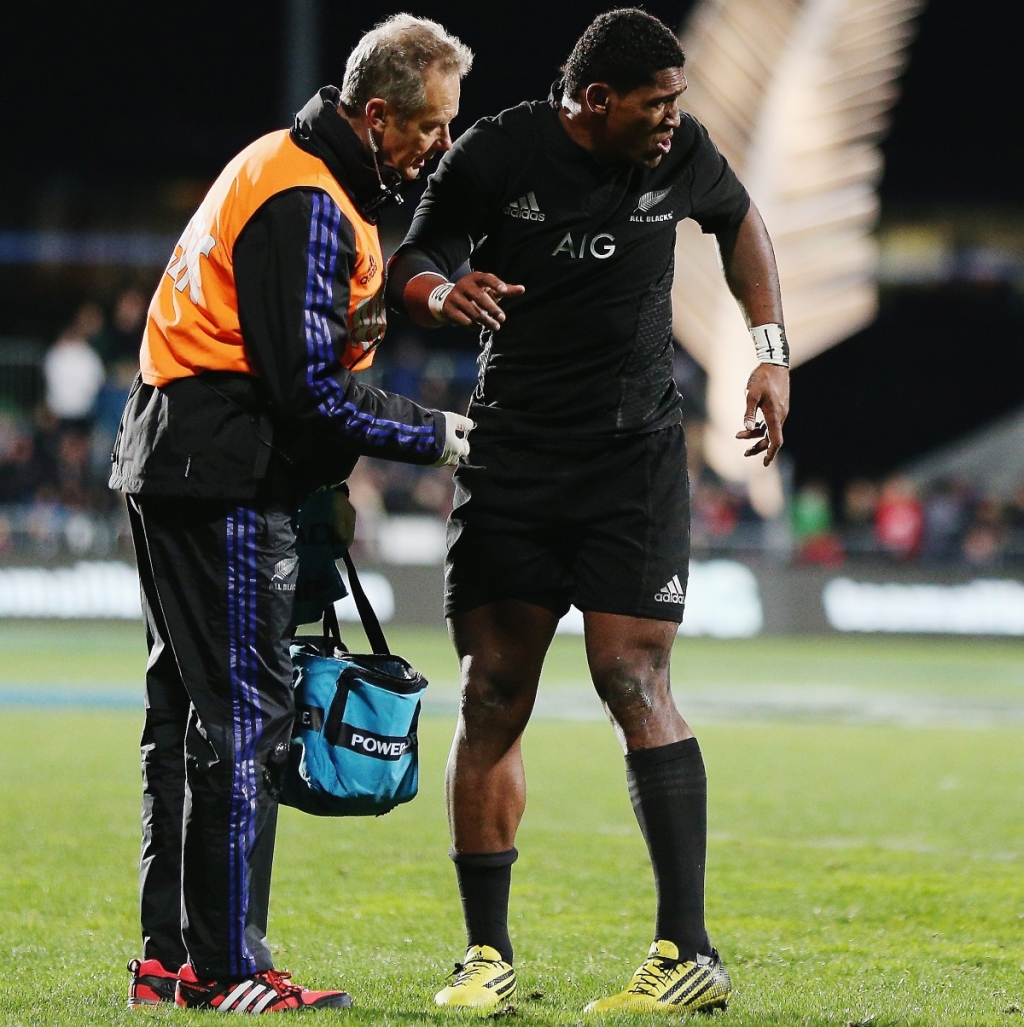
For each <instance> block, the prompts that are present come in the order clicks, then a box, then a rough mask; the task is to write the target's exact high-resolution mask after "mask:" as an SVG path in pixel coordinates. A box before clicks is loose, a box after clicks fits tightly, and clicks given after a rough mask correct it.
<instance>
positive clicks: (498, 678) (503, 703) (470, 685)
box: [462, 672, 536, 730]
mask: <svg viewBox="0 0 1024 1027" xmlns="http://www.w3.org/2000/svg"><path fill="white" fill-rule="evenodd" d="M535 691H536V686H534V687H532V688H531V686H530V683H529V682H524V681H523V680H521V679H520V678H519V677H518V676H515V675H509V674H501V673H494V672H491V673H476V674H471V675H470V676H469V677H468V678H467V680H466V681H465V682H464V684H463V688H462V716H463V720H465V721H467V722H473V723H482V724H485V725H487V724H489V725H492V726H493V727H495V728H499V727H500V728H503V729H509V728H511V729H517V730H522V729H523V728H525V727H526V722H527V721H528V720H529V719H530V711H531V710H532V708H533V696H534V693H535Z"/></svg>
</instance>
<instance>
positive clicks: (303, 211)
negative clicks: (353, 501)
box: [110, 87, 445, 501]
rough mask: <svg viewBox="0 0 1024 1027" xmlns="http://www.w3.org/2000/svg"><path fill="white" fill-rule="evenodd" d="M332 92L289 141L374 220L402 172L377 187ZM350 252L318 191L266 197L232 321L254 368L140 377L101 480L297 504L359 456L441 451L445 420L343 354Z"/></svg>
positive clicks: (423, 457) (246, 240)
mask: <svg viewBox="0 0 1024 1027" xmlns="http://www.w3.org/2000/svg"><path fill="white" fill-rule="evenodd" d="M338 100H339V94H338V91H337V90H336V89H334V88H333V87H327V88H325V89H322V90H321V91H320V93H319V94H318V95H317V96H315V97H314V98H313V99H312V100H311V101H310V102H309V103H308V104H307V105H306V107H305V108H303V110H302V111H300V112H299V114H298V115H296V119H295V126H294V128H293V129H292V139H293V140H294V142H295V143H296V144H297V145H298V146H300V147H301V148H302V149H304V150H306V151H307V152H309V153H312V154H313V155H315V156H317V157H319V158H320V159H321V160H323V161H324V163H325V164H326V165H327V168H328V169H329V171H330V172H331V174H332V175H333V176H334V178H335V179H336V180H337V181H338V183H339V184H340V185H341V186H342V188H343V189H344V190H345V192H346V193H347V194H348V196H349V197H350V198H351V199H352V201H353V202H354V204H355V205H356V207H357V209H358V210H359V211H360V213H361V214H363V216H364V218H365V219H366V220H367V221H371V222H372V221H374V220H375V217H376V212H377V210H378V209H379V207H380V206H381V203H382V202H383V201H386V200H387V199H388V198H390V197H391V195H393V193H394V192H395V191H396V190H397V188H398V185H399V181H400V179H399V176H398V173H397V172H394V171H393V170H392V169H390V168H386V167H384V166H383V165H382V166H381V172H382V173H383V174H384V175H385V176H386V178H385V185H386V186H387V189H385V190H382V188H381V185H382V182H381V180H380V179H379V178H378V175H377V171H376V169H375V168H374V165H373V163H372V160H371V158H370V154H369V153H368V151H367V150H366V148H365V147H364V146H363V145H362V143H361V142H360V141H359V139H358V138H357V137H356V135H355V133H354V132H353V131H352V129H351V128H350V127H349V125H348V123H347V122H346V121H344V119H342V118H341V117H339V116H338V114H337V111H336V107H337V103H338ZM327 204H330V206H331V207H332V208H333V210H334V212H336V215H337V216H336V219H335V221H334V222H333V223H334V224H336V225H337V228H336V230H333V231H331V230H329V228H328V227H327V226H328V225H329V224H331V223H332V222H329V221H328V219H326V218H323V217H321V214H322V212H323V210H324V209H325V205H327ZM318 217H319V218H320V220H319V221H318V220H316V219H317V218H318ZM314 229H315V231H314ZM314 237H316V238H317V244H318V246H319V249H318V250H316V253H317V254H318V255H319V258H323V254H324V253H325V252H327V254H328V258H329V259H327V261H326V264H325V267H329V268H330V269H331V272H332V273H331V274H330V276H329V281H328V283H327V285H326V287H325V291H326V296H327V302H326V304H325V302H324V295H323V294H321V295H320V296H319V297H313V296H311V290H310V288H309V277H310V273H311V271H310V268H311V266H312V261H313V259H314V246H313V241H312V240H313V238H314ZM325 240H326V242H325ZM325 248H326V249H325ZM354 259H355V238H354V233H353V230H352V226H351V224H350V223H349V221H348V219H347V218H345V217H344V215H343V214H341V212H340V211H339V210H338V208H337V205H336V204H334V202H333V201H332V200H330V198H329V197H328V196H327V194H326V193H324V192H323V191H321V190H316V189H310V188H295V189H291V190H286V191H284V192H279V193H276V194H275V195H274V196H273V197H272V198H271V199H270V200H268V201H267V202H266V203H264V204H263V205H262V206H261V207H260V208H259V209H258V210H257V211H256V212H255V213H254V214H253V215H252V217H251V218H250V219H249V221H248V222H247V223H246V226H245V228H244V229H243V230H242V232H241V233H240V234H239V236H238V240H237V242H236V244H235V248H234V251H233V254H232V260H233V268H234V279H235V290H236V293H237V301H238V314H239V322H240V324H241V329H242V336H243V339H244V342H245V350H246V356H247V358H248V360H249V362H250V365H251V366H252V368H253V369H254V371H255V372H256V374H255V375H247V374H239V373H227V372H215V371H206V372H204V373H201V374H198V375H195V376H193V377H188V378H181V379H177V380H175V381H173V382H171V383H170V384H167V385H164V386H159V387H157V386H152V385H146V384H144V383H143V382H142V381H141V378H137V379H136V381H135V383H134V385H133V386H132V389H131V392H130V393H129V396H128V402H127V405H126V407H125V412H124V415H123V417H122V420H121V426H120V429H119V431H118V435H117V440H116V441H115V444H114V451H113V454H112V461H113V468H112V471H111V475H110V487H111V488H114V489H119V490H121V491H124V492H129V493H133V494H159V495H177V496H194V497H197V498H211V499H236V500H254V499H255V500H273V501H278V500H284V501H294V500H295V499H297V498H301V496H303V495H305V494H306V493H308V492H309V491H310V490H311V489H312V488H316V487H319V486H321V485H326V484H334V483H337V482H340V481H343V480H344V479H345V478H346V477H347V476H348V474H349V473H350V472H351V470H352V467H353V466H354V465H355V462H356V460H357V459H358V458H359V456H360V455H362V454H367V455H373V456H378V457H383V458H384V459H391V460H401V461H403V462H407V463H414V464H431V463H434V462H435V461H436V460H438V459H439V458H440V456H441V453H442V451H443V448H444V436H445V424H444V416H443V415H442V414H441V413H439V412H438V411H435V410H428V409H425V408H424V407H421V406H419V405H418V404H416V403H413V402H412V401H411V400H407V399H405V398H403V397H401V396H395V395H392V394H389V393H385V392H382V391H381V390H380V389H375V388H372V387H370V386H367V385H364V384H362V383H361V382H359V381H357V379H356V377H355V376H354V375H353V374H351V373H350V372H349V371H348V370H346V368H345V367H344V366H343V365H342V364H341V362H340V360H339V359H338V355H339V354H342V353H344V351H345V345H346V339H347V334H348V305H349V289H350V286H349V278H350V273H351V269H352V266H353V264H354ZM314 303H317V304H318V306H317V310H316V316H317V318H318V321H317V324H318V325H322V324H324V323H325V322H326V324H327V333H326V334H328V335H329V340H326V343H325V340H324V338H323V334H322V333H321V334H319V335H317V337H316V338H315V339H313V338H311V335H312V330H311V328H310V323H311V317H312V314H311V306H312V304H314ZM325 308H326V312H325ZM325 345H326V349H325Z"/></svg>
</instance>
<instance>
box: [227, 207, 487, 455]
mask: <svg viewBox="0 0 1024 1027" xmlns="http://www.w3.org/2000/svg"><path fill="white" fill-rule="evenodd" d="M354 257H355V237H354V233H353V230H352V226H351V225H350V224H349V222H348V220H347V218H346V217H345V216H344V214H343V213H342V212H341V210H340V209H339V208H338V206H337V204H335V203H334V201H333V200H332V199H331V198H330V196H328V195H327V194H326V193H324V192H320V191H318V190H308V189H295V190H291V191H289V192H286V193H281V194H279V195H278V196H275V197H274V198H272V199H271V200H270V201H268V202H267V203H266V204H264V205H263V207H261V208H260V210H259V211H258V212H257V213H256V214H255V215H254V216H253V218H252V219H251V220H250V222H249V223H248V224H247V225H246V227H245V230H244V231H243V233H242V235H241V236H240V237H239V239H238V241H237V242H236V244H235V248H234V252H233V260H234V270H235V284H236V288H237V292H238V314H239V321H240V323H241V328H242V336H243V338H244V339H245V346H246V353H247V355H248V356H249V359H250V361H251V362H252V365H253V370H254V371H255V372H256V374H257V375H258V376H259V378H260V381H261V383H262V385H263V388H264V390H265V392H266V395H267V397H268V399H269V400H270V402H271V404H272V407H273V409H274V412H275V414H276V415H277V416H279V417H282V418H284V419H286V420H288V421H290V422H292V423H301V424H304V425H305V426H306V427H308V428H310V429H312V430H313V432H314V436H315V437H316V436H322V437H323V439H324V442H325V444H327V445H331V444H332V443H333V444H344V445H348V446H351V447H352V448H354V449H355V450H356V451H357V452H360V453H365V454H367V455H370V456H378V457H382V458H383V459H385V460H400V461H402V462H405V463H413V464H432V463H436V462H438V461H444V460H445V459H446V457H454V458H455V459H457V457H458V455H465V454H462V453H458V452H455V451H456V450H460V449H462V448H464V449H465V450H466V452H468V443H467V442H466V441H465V438H464V434H465V430H466V428H467V426H468V421H467V419H466V418H463V417H461V415H458V414H445V413H443V412H442V411H438V410H429V409H427V408H425V407H422V406H420V405H419V404H418V403H414V402H413V401H412V400H410V399H406V398H405V397H404V396H398V395H395V394H394V393H388V392H384V391H383V390H381V389H376V388H373V387H371V386H368V385H364V384H363V383H362V382H360V381H358V380H357V379H356V377H355V376H354V375H353V374H351V372H349V371H348V370H347V368H346V367H345V366H344V364H343V363H342V360H341V355H342V354H344V352H345V348H346V345H347V342H348V304H349V274H350V270H351V267H352V264H353V261H354ZM458 422H466V423H463V424H461V425H459V424H458ZM457 430H461V431H462V432H463V438H462V439H461V440H459V439H458V438H457V435H456V432H457ZM452 462H454V460H453V461H452Z"/></svg>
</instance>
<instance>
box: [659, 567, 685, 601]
mask: <svg viewBox="0 0 1024 1027" xmlns="http://www.w3.org/2000/svg"><path fill="white" fill-rule="evenodd" d="M654 601H655V602H656V603H676V604H678V605H679V606H682V605H683V603H685V602H686V589H685V588H683V586H682V585H681V584H680V583H679V575H678V574H673V575H672V580H671V581H670V582H669V583H668V584H667V585H665V586H664V587H663V588H662V589H661V591H660V592H655V593H654Z"/></svg>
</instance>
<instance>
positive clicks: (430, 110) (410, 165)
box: [380, 68, 459, 179]
mask: <svg viewBox="0 0 1024 1027" xmlns="http://www.w3.org/2000/svg"><path fill="white" fill-rule="evenodd" d="M423 91H424V93H425V95H426V103H425V104H424V105H423V107H422V108H421V109H420V110H418V111H416V112H415V113H414V114H413V115H411V116H410V117H408V118H400V117H397V116H396V115H394V114H391V115H389V116H388V117H387V119H386V120H385V123H384V133H383V138H382V139H381V142H380V150H381V156H382V157H383V159H384V163H385V164H387V165H389V166H390V167H392V168H395V169H396V170H397V171H399V172H400V173H401V175H402V178H404V179H413V178H418V177H419V173H420V171H421V170H422V169H423V166H424V164H426V162H427V161H428V160H429V159H430V158H431V157H432V156H433V154H434V153H435V152H437V153H444V152H445V151H446V150H450V149H451V147H452V137H451V136H450V135H449V134H448V123H449V122H450V121H451V120H452V118H454V117H455V115H456V114H458V113H459V75H458V72H455V71H452V72H443V71H439V70H438V69H437V68H428V69H427V73H426V75H425V77H424V80H423Z"/></svg>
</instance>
